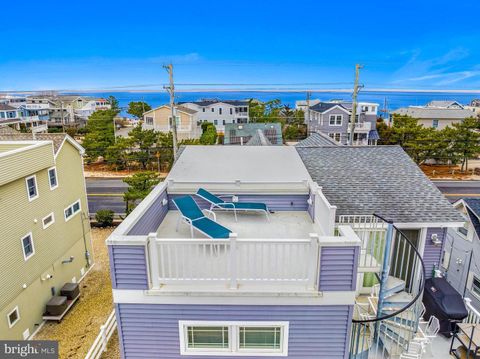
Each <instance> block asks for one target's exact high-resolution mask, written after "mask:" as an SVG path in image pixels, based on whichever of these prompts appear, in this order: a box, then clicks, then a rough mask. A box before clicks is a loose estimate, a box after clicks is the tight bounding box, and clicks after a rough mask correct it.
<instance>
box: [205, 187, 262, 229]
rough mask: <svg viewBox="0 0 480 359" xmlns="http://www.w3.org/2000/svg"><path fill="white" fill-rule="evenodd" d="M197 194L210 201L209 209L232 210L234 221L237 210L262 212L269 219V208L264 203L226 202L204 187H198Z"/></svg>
mask: <svg viewBox="0 0 480 359" xmlns="http://www.w3.org/2000/svg"><path fill="white" fill-rule="evenodd" d="M197 196H198V197H200V198H203V199H204V200H205V201H207V202H208V203H210V210H213V209H215V208H218V209H221V210H225V211H233V213H234V215H235V221H236V220H237V211H253V212H264V213H265V215H266V216H267V219H268V220H270V218H269V217H268V212H269V209H268V207H267V205H266V204H265V203H257V202H226V201H224V200H223V199H221V198H220V197H218V196H215V195H214V194H213V193H210V192H209V191H207V190H206V189H203V188H200V189H199V190H198V191H197Z"/></svg>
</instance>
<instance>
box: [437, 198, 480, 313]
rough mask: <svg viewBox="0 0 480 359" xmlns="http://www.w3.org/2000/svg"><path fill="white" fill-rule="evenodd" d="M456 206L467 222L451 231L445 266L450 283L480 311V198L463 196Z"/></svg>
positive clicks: (444, 261)
mask: <svg viewBox="0 0 480 359" xmlns="http://www.w3.org/2000/svg"><path fill="white" fill-rule="evenodd" d="M453 206H454V207H455V208H456V209H457V210H458V211H459V212H460V213H462V214H463V215H464V216H465V218H466V219H467V221H466V222H465V225H464V226H462V227H458V228H455V229H449V230H448V240H447V243H446V244H445V249H444V256H443V261H442V269H444V271H445V272H446V277H447V280H448V282H449V283H450V284H451V285H452V286H453V287H454V288H455V289H456V290H457V291H458V292H459V293H460V294H462V295H463V296H466V297H468V298H470V299H471V300H472V305H473V306H474V307H475V308H476V309H477V310H478V311H480V198H462V199H460V200H458V201H457V202H455V203H454V204H453Z"/></svg>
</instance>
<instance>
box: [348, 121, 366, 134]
mask: <svg viewBox="0 0 480 359" xmlns="http://www.w3.org/2000/svg"><path fill="white" fill-rule="evenodd" d="M371 129H372V124H371V123H370V122H356V123H355V130H354V131H355V132H359V133H368V132H370V130H371ZM348 132H350V125H349V126H348Z"/></svg>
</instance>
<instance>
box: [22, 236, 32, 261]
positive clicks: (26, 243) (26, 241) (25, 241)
mask: <svg viewBox="0 0 480 359" xmlns="http://www.w3.org/2000/svg"><path fill="white" fill-rule="evenodd" d="M22 249H23V258H24V259H25V260H28V259H29V258H30V257H31V256H33V255H34V254H35V247H34V246H33V239H32V233H29V234H27V235H26V236H25V237H23V238H22Z"/></svg>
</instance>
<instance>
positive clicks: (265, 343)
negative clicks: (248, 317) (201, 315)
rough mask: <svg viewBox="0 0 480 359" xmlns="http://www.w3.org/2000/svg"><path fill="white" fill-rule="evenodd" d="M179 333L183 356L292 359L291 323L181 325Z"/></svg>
mask: <svg viewBox="0 0 480 359" xmlns="http://www.w3.org/2000/svg"><path fill="white" fill-rule="evenodd" d="M179 330H180V352H181V354H182V355H209V356H223V355H232V356H245V355H251V356H255V355H261V356H287V355H288V322H208V321H199V322H190V321H179Z"/></svg>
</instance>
